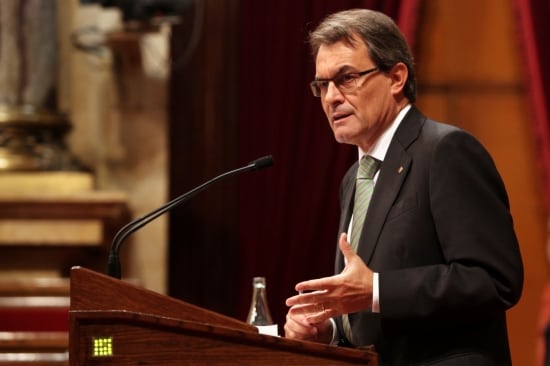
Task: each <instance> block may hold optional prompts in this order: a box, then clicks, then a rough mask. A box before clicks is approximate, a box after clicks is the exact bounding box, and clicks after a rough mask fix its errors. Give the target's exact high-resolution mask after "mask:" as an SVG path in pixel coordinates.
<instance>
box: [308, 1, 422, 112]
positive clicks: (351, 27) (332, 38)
mask: <svg viewBox="0 0 550 366" xmlns="http://www.w3.org/2000/svg"><path fill="white" fill-rule="evenodd" d="M357 36H359V37H360V38H361V39H362V40H363V42H364V43H365V45H366V46H367V49H368V54H369V57H370V58H371V59H372V61H373V62H374V63H375V65H376V67H378V68H379V69H380V71H382V72H387V71H389V70H391V68H392V67H393V66H395V64H397V63H398V62H402V63H404V64H405V65H406V66H407V69H408V71H409V77H408V79H407V81H406V83H405V86H404V88H403V92H404V94H405V96H406V97H407V98H408V99H409V101H410V102H411V103H413V102H414V101H415V100H416V76H415V71H414V61H413V57H412V54H411V51H410V50H409V46H408V45H407V42H406V41H405V38H404V37H403V34H402V33H401V31H400V30H399V27H397V25H396V24H395V22H394V21H393V20H392V19H391V18H390V17H388V16H387V15H385V14H383V13H380V12H377V11H374V10H369V9H351V10H345V11H341V12H338V13H334V14H331V15H329V16H328V17H326V18H325V19H324V20H323V21H322V22H321V24H319V25H318V26H317V28H316V29H315V30H314V31H313V32H311V33H310V35H309V44H310V46H311V52H312V55H313V57H314V58H316V57H317V53H318V52H319V48H320V47H321V46H322V45H331V44H334V43H336V42H339V41H344V42H346V43H347V44H349V45H350V46H352V47H355V43H356V38H354V37H357Z"/></svg>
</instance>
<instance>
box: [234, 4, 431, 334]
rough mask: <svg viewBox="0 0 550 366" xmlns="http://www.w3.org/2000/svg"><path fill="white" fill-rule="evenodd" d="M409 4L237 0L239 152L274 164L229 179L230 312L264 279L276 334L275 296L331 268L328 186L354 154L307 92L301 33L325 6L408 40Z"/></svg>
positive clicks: (333, 200)
mask: <svg viewBox="0 0 550 366" xmlns="http://www.w3.org/2000/svg"><path fill="white" fill-rule="evenodd" d="M419 3H420V0H393V1H389V0H379V1H376V0H371V1H368V0H363V1H358V0H355V1H354V0H340V1H333V0H311V1H257V0H242V1H241V10H240V14H241V15H240V16H241V28H240V33H241V44H240V52H239V54H240V60H239V65H240V75H239V77H238V80H240V85H239V86H237V88H238V93H239V94H238V95H239V99H240V100H239V103H238V105H239V113H238V114H239V128H240V131H239V133H238V134H239V141H240V143H239V146H240V151H239V156H240V160H241V161H247V160H253V159H254V158H256V157H260V156H263V155H267V154H272V155H273V157H274V159H275V165H274V167H272V168H270V169H269V170H264V171H261V172H257V173H255V174H252V175H246V176H243V177H242V178H241V179H240V181H239V189H240V199H239V220H238V222H239V230H238V233H239V234H238V241H239V244H238V245H239V248H238V250H239V255H238V257H239V260H240V261H241V262H240V263H239V266H238V268H239V270H238V271H239V273H238V276H237V281H238V282H237V283H239V284H240V287H239V288H240V289H241V290H240V293H238V294H236V301H237V304H236V305H237V311H238V312H239V314H238V315H237V316H238V317H239V318H241V319H244V318H246V312H247V310H248V305H249V301H250V296H251V291H252V285H251V284H252V277H254V276H265V277H266V278H267V294H268V295H267V296H268V301H269V304H270V307H271V312H272V315H273V317H274V319H275V321H276V322H277V323H278V324H279V325H280V331H281V332H282V324H283V323H284V315H285V314H286V311H287V308H286V306H285V304H284V300H285V299H286V298H287V297H289V296H290V295H292V294H294V285H295V284H296V283H297V282H299V281H302V280H306V279H311V278H316V277H319V276H327V275H331V274H332V269H333V260H334V255H335V248H336V238H337V234H338V233H337V232H336V230H337V224H338V223H337V220H338V216H339V207H338V188H339V184H340V179H341V178H342V176H343V175H344V172H345V171H346V170H347V168H348V167H349V166H350V165H351V164H352V162H353V161H354V159H356V158H357V151H356V149H355V148H353V147H350V146H344V145H339V144H338V143H336V142H335V140H334V137H333V135H332V131H331V129H330V127H329V125H328V122H327V121H326V118H325V116H324V114H323V113H322V110H321V106H320V103H319V100H318V99H316V98H314V97H313V96H312V95H311V92H310V90H309V86H308V83H309V81H311V79H312V78H313V76H314V63H313V60H312V58H311V57H310V54H309V47H308V45H307V42H306V40H307V35H308V32H309V31H311V30H312V29H313V28H314V27H315V26H316V25H317V24H318V22H319V21H320V20H321V19H322V17H324V16H326V15H328V14H330V13H332V12H335V11H338V10H343V9H349V8H359V7H361V8H371V9H377V10H380V11H382V12H384V13H386V14H388V15H390V16H391V17H392V18H394V19H396V20H397V21H398V24H399V25H400V27H401V29H402V30H403V31H404V32H405V33H406V36H407V38H408V40H409V41H410V42H411V43H413V44H414V42H413V37H412V36H413V35H414V32H415V29H416V23H417V13H418V11H417V10H418V5H419ZM243 284H250V285H249V286H246V285H243Z"/></svg>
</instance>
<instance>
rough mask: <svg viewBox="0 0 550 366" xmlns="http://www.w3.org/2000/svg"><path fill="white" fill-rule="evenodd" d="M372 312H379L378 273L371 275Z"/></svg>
mask: <svg viewBox="0 0 550 366" xmlns="http://www.w3.org/2000/svg"><path fill="white" fill-rule="evenodd" d="M372 312H373V313H379V312H380V292H379V288H378V272H374V273H373V275H372Z"/></svg>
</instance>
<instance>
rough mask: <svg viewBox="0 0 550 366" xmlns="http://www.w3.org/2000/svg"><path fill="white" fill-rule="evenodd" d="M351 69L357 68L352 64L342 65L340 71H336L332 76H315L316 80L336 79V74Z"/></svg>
mask: <svg viewBox="0 0 550 366" xmlns="http://www.w3.org/2000/svg"><path fill="white" fill-rule="evenodd" d="M350 70H355V68H354V67H353V66H351V65H342V66H340V68H339V69H338V71H336V72H335V73H334V74H333V75H332V77H330V78H320V77H317V76H315V79H314V80H315V81H323V80H330V79H334V78H335V77H336V76H339V75H342V74H345V73H346V72H350Z"/></svg>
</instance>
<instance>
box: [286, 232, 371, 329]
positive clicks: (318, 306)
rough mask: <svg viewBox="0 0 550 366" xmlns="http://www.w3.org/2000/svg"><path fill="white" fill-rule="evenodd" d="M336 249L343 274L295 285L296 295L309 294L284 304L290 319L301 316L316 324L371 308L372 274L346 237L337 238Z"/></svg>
mask: <svg viewBox="0 0 550 366" xmlns="http://www.w3.org/2000/svg"><path fill="white" fill-rule="evenodd" d="M338 246H339V248H340V251H341V252H342V254H343V256H344V260H345V267H344V270H343V271H342V272H341V273H339V274H337V275H334V276H331V277H324V278H319V279H315V280H309V281H304V282H300V283H298V284H297V285H296V291H298V292H306V291H308V292H307V293H302V294H300V295H296V296H292V297H290V298H288V299H287V300H286V305H287V306H290V307H291V308H290V309H289V312H288V314H289V315H290V316H292V317H296V316H298V315H300V316H302V317H303V320H304V322H307V323H310V324H318V323H323V322H325V321H326V320H327V319H329V318H331V317H335V316H338V315H341V314H348V313H353V312H356V311H360V310H364V309H368V308H369V307H371V306H372V277H373V272H372V271H371V270H370V269H369V268H368V267H367V265H366V264H365V263H364V262H363V260H362V259H361V258H360V257H359V256H358V255H357V254H356V253H355V251H354V250H353V248H352V247H351V245H350V243H349V242H348V240H347V235H346V234H342V235H341V236H340V240H339V242H338ZM289 315H287V318H288V316H289Z"/></svg>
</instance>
